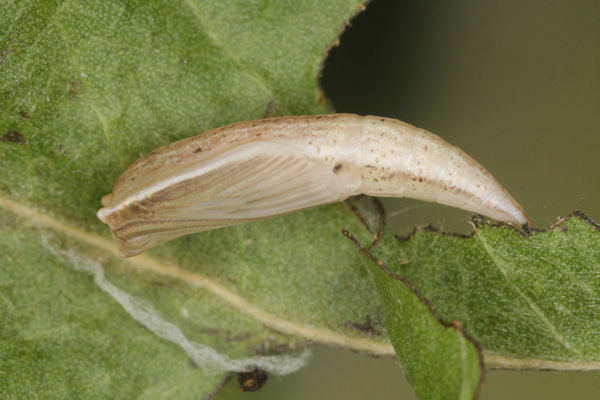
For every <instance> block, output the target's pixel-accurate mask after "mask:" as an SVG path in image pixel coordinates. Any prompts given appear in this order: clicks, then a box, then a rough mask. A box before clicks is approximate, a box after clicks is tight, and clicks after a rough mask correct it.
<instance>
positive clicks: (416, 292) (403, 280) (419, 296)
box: [342, 229, 485, 398]
mask: <svg viewBox="0 0 600 400" xmlns="http://www.w3.org/2000/svg"><path fill="white" fill-rule="evenodd" d="M342 233H343V234H344V236H346V237H347V238H348V239H350V241H352V242H353V243H354V245H355V246H356V247H357V248H358V250H360V251H361V252H362V253H363V254H364V255H365V256H366V257H368V258H369V259H370V260H371V261H373V262H374V263H375V264H377V265H378V266H379V268H381V270H382V271H383V272H385V273H386V274H387V275H388V276H389V277H390V278H392V279H395V280H397V281H399V282H400V283H402V284H403V285H404V286H406V287H407V288H408V289H409V290H410V291H411V292H412V293H413V294H414V295H415V296H416V297H417V299H419V301H420V302H421V303H422V304H423V305H425V306H426V307H427V309H428V310H429V312H431V314H432V315H433V317H434V318H435V319H436V320H437V321H438V323H439V324H440V325H442V326H443V327H445V328H449V329H456V330H457V331H458V333H459V334H460V335H461V336H462V337H464V338H465V339H466V340H468V341H469V342H471V343H472V344H473V346H475V349H476V350H477V356H478V359H479V368H480V371H481V376H480V377H479V382H478V383H477V388H476V390H475V398H477V397H478V393H479V390H480V388H481V385H482V383H483V379H484V375H485V365H484V363H483V349H482V347H481V344H480V343H479V342H478V341H477V340H476V339H475V338H473V337H472V336H470V335H468V334H467V333H466V332H465V331H464V330H463V327H462V324H461V323H460V321H454V320H453V321H450V322H448V321H446V320H444V319H443V318H442V317H441V315H440V314H439V313H438V312H437V311H436V309H435V306H434V305H433V304H432V303H431V301H429V300H428V299H427V298H426V297H425V296H424V295H423V293H421V292H420V291H419V289H417V287H416V286H415V285H413V284H412V283H411V282H409V281H408V280H407V279H406V278H404V277H403V276H400V275H398V274H396V273H394V272H393V271H392V270H391V269H390V268H389V267H388V266H387V264H386V263H385V262H384V261H383V260H381V259H379V258H378V257H377V256H375V255H374V254H373V253H372V252H371V250H372V248H373V243H372V244H371V245H370V246H369V247H368V248H365V247H363V246H362V245H361V244H360V243H359V241H358V240H357V239H356V238H355V237H354V236H352V234H351V233H350V232H348V231H347V230H346V229H344V230H342ZM377 241H378V240H376V242H377ZM374 243H375V242H374Z"/></svg>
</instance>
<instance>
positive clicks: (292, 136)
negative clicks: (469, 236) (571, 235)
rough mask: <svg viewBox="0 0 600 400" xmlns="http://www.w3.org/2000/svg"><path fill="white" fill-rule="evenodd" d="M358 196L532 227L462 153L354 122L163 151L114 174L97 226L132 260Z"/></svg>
mask: <svg viewBox="0 0 600 400" xmlns="http://www.w3.org/2000/svg"><path fill="white" fill-rule="evenodd" d="M360 193H364V194H367V195H371V196H382V197H411V198H415V199H419V200H425V201H431V202H436V203H440V204H446V205H449V206H453V207H458V208H462V209H464V210H468V211H472V212H475V213H480V214H484V215H486V216H489V217H491V218H494V219H497V220H501V221H509V222H513V223H516V224H524V223H527V222H528V221H529V220H528V218H527V216H526V215H525V212H524V211H523V209H522V208H521V206H519V204H517V202H516V201H515V200H514V199H513V198H512V197H511V195H510V194H509V193H508V192H507V191H506V190H505V189H504V188H503V187H502V186H501V185H500V184H499V183H498V182H497V181H496V180H495V179H494V177H493V176H492V175H491V174H490V173H489V172H487V171H486V170H485V169H484V168H483V167H482V166H481V165H480V164H479V163H477V161H475V160H473V159H472V158H471V157H469V156H468V155H467V154H465V153H464V152H463V151H462V150H460V149H459V148H457V147H454V146H452V145H450V144H448V143H446V142H445V141H444V140H442V139H441V138H439V137H438V136H436V135H434V134H432V133H429V132H427V131H425V130H423V129H419V128H416V127H414V126H412V125H409V124H407V123H404V122H401V121H398V120H395V119H390V118H381V117H374V116H366V117H363V116H358V115H353V114H331V115H316V116H288V117H276V118H268V119H263V120H258V121H246V122H238V123H235V124H232V125H228V126H225V127H222V128H218V129H213V130H211V131H208V132H205V133H203V134H201V135H198V136H194V137H191V138H188V139H184V140H180V141H178V142H175V143H173V144H170V145H168V146H166V147H162V148H160V149H158V150H155V151H153V152H152V153H150V154H147V155H146V156H144V157H142V158H140V159H139V160H137V161H136V162H134V163H133V164H131V165H130V166H129V167H128V168H127V169H126V170H125V172H123V174H121V176H120V177H119V178H118V179H117V181H116V182H115V185H114V188H113V192H112V193H111V194H109V195H107V196H105V197H104V198H103V199H102V205H103V206H104V207H103V208H101V209H100V210H99V211H98V218H100V220H101V221H102V222H104V223H106V224H108V225H109V226H110V229H111V231H112V234H113V236H114V238H115V239H116V240H117V242H118V243H119V247H120V251H121V255H122V256H124V257H130V256H134V255H136V254H139V253H141V252H143V251H145V250H148V249H150V248H152V247H154V246H156V245H159V244H161V243H164V242H166V241H169V240H171V239H175V238H177V237H179V236H182V235H187V234H190V233H194V232H200V231H206V230H210V229H216V228H221V227H224V226H229V225H235V224H239V223H243V222H247V221H254V220H260V219H264V218H269V217H273V216H278V215H282V214H287V213H291V212H294V211H297V210H302V209H305V208H309V207H313V206H317V205H320V204H327V203H333V202H338V201H342V200H344V199H346V198H348V197H350V196H353V195H357V194H360Z"/></svg>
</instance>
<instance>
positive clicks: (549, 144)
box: [216, 0, 600, 400]
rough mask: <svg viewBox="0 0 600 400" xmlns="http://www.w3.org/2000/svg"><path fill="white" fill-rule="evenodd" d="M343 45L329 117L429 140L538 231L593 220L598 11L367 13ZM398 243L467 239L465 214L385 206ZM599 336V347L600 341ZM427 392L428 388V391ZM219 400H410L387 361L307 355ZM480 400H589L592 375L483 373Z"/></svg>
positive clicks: (419, 4)
mask: <svg viewBox="0 0 600 400" xmlns="http://www.w3.org/2000/svg"><path fill="white" fill-rule="evenodd" d="M351 23H352V26H351V27H349V28H347V29H346V31H345V32H344V34H343V35H342V37H341V43H340V46H339V47H337V48H334V49H333V50H332V51H331V53H330V55H329V57H328V58H327V60H326V63H325V65H324V69H323V77H322V86H323V88H324V90H325V93H326V94H327V96H328V98H329V99H330V100H331V102H332V103H333V106H334V107H335V109H336V111H338V112H353V113H357V114H375V115H382V116H386V117H394V118H398V119H401V120H404V121H407V122H409V123H412V124H414V125H417V126H419V127H423V128H426V129H428V130H430V131H432V132H434V133H436V134H438V135H440V136H442V137H443V138H444V139H446V140H447V141H449V142H450V143H452V144H454V145H457V146H458V147H460V148H462V149H463V150H465V151H466V152H467V153H468V154H470V155H471V156H473V157H474V158H475V159H476V160H478V161H479V162H481V164H483V165H484V166H485V167H486V168H487V169H488V170H490V171H491V172H492V174H494V175H495V176H496V178H497V179H498V180H499V181H500V182H501V183H503V184H504V186H505V187H506V188H507V189H508V190H509V191H510V192H511V193H512V194H513V196H514V197H515V198H516V199H517V200H518V201H519V202H520V203H521V205H522V206H523V207H524V208H525V209H526V210H527V212H528V213H529V215H530V217H531V218H532V220H533V222H534V223H535V224H536V225H537V226H538V227H548V226H550V225H551V224H552V223H553V222H554V221H555V220H556V218H557V217H559V216H564V215H567V214H569V213H571V212H572V211H574V210H576V209H578V210H581V211H583V212H585V213H586V214H587V215H589V216H590V217H592V218H593V219H595V220H596V221H599V220H600V203H599V201H598V199H600V189H599V187H598V181H599V180H598V171H599V170H600V154H599V150H600V127H599V124H600V2H599V1H595V0H589V1H583V0H578V1H566V0H563V1H541V0H537V1H531V0H530V1H525V2H523V1H516V0H513V1H476V0H469V1H460V2H458V1H418V0H410V1H404V0H373V1H372V2H371V3H370V4H369V5H368V7H367V10H366V11H365V12H364V13H362V14H360V15H359V16H357V17H356V18H355V19H354V20H353V21H352V22H351ZM384 202H385V205H386V207H387V209H388V212H389V215H390V217H391V223H392V224H393V227H394V229H395V230H396V231H397V232H398V233H406V232H408V231H410V230H411V229H412V228H413V227H414V226H415V225H427V224H429V223H433V224H434V225H436V226H438V227H442V228H444V229H446V230H452V231H460V232H469V231H470V230H471V228H470V226H469V224H468V223H467V221H468V220H469V218H470V215H469V214H468V213H466V212H462V211H458V210H453V209H450V208H448V207H443V206H438V205H431V204H426V203H421V202H417V201H411V200H406V199H400V200H385V201H384ZM599 334H600V333H599ZM431 384H432V385H435V382H432V383H431ZM216 398H217V399H220V400H225V399H241V398H244V399H251V400H258V399H265V400H267V399H290V400H294V399H348V400H351V399H367V398H368V399H415V395H414V394H413V393H412V390H411V388H410V386H409V385H408V384H407V383H406V381H405V379H404V377H403V375H402V370H401V368H400V367H399V365H398V363H397V362H396V361H395V360H393V359H373V358H370V357H367V356H363V355H359V354H352V353H347V352H342V351H337V350H334V349H326V348H317V349H316V351H315V354H314V356H313V359H312V361H311V363H310V364H309V366H308V367H307V368H305V369H303V370H302V371H300V372H298V373H296V374H293V375H291V376H286V377H274V376H270V377H269V380H268V382H267V385H266V386H265V387H264V388H263V389H262V390H260V391H259V392H256V393H247V394H245V393H241V392H240V390H239V388H238V385H237V381H236V380H231V381H230V382H229V383H228V384H227V385H226V386H225V388H224V389H223V390H222V391H221V392H220V393H219V394H218V395H217V397H216ZM480 398H481V399H483V400H493V399H506V398H510V399H512V400H518V399H545V400H551V399H565V398H569V399H597V398H600V372H569V373H556V372H531V371H529V372H516V371H493V370H492V371H488V372H487V375H486V378H485V382H484V385H483V388H482V392H481V396H480Z"/></svg>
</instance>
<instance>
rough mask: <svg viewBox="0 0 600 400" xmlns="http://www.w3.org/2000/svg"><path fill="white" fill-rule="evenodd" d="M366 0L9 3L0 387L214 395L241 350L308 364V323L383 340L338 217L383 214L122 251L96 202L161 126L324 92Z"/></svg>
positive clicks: (368, 343)
mask: <svg viewBox="0 0 600 400" xmlns="http://www.w3.org/2000/svg"><path fill="white" fill-rule="evenodd" d="M361 7H362V6H361V2H360V1H358V0H328V1H316V0H314V1H303V2H297V1H292V0H290V1H282V2H270V1H263V0H261V1H258V0H254V1H246V0H244V1H233V0H229V1H221V0H219V1H194V0H190V1H186V2H182V3H170V2H162V3H158V2H144V1H137V2H136V1H110V2H106V1H91V2H90V1H87V2H60V1H47V2H46V1H44V2H42V1H39V2H25V1H17V2H10V3H4V4H3V5H2V6H1V8H0V31H1V32H3V33H2V35H0V171H2V174H1V177H0V221H1V224H2V227H3V229H2V232H1V236H2V238H1V239H0V251H1V254H2V257H1V259H0V285H1V288H2V290H1V293H2V295H1V297H0V299H1V301H2V304H3V306H2V307H0V318H2V321H3V324H2V326H1V327H0V340H1V342H0V346H1V349H2V354H3V357H2V358H1V359H0V397H3V398H4V397H7V398H11V397H43V398H64V397H73V396H80V397H86V398H132V397H147V398H156V397H159V396H163V397H175V398H202V397H207V396H210V394H211V393H213V392H214V391H215V390H216V389H217V388H218V387H219V385H220V383H221V382H222V381H223V379H225V378H226V377H227V376H229V372H228V371H231V370H233V371H239V370H247V369H251V368H253V367H254V365H256V366H258V367H261V368H262V367H264V368H266V369H268V370H271V371H273V372H275V373H286V372H289V371H291V370H293V369H294V368H297V367H298V366H299V365H300V364H301V363H302V362H303V360H304V359H305V358H304V352H303V351H302V348H304V347H305V346H306V343H307V342H321V343H327V344H333V345H336V346H340V347H348V348H353V349H356V350H362V351H368V352H371V353H374V354H391V352H392V349H391V347H390V345H389V343H388V341H387V338H386V337H385V335H384V334H383V330H384V327H383V322H382V318H381V315H380V313H379V311H378V302H377V300H376V299H377V297H376V293H375V292H374V289H373V287H372V286H371V284H370V282H369V280H368V279H367V278H368V276H367V273H366V271H365V270H364V268H363V267H362V265H361V263H360V260H359V259H358V257H357V255H356V253H355V252H354V251H353V245H352V244H351V243H349V242H348V241H347V240H345V238H344V237H343V236H342V235H341V233H340V230H341V228H343V227H346V228H348V229H352V230H353V231H356V232H360V233H359V235H360V236H361V239H362V240H369V238H370V236H371V234H370V233H369V232H368V231H367V230H366V229H365V228H364V227H362V225H360V222H359V221H358V220H357V219H356V218H355V216H354V214H353V212H352V210H350V209H349V208H348V207H347V206H346V205H343V204H338V205H333V206H329V207H322V208H318V209H315V210H311V211H308V212H304V213H301V214H297V215H292V216H289V217H285V218H278V219H273V220H269V221H264V222H260V223H256V224H248V225H244V226H238V227H233V228H229V229H222V230H219V231H215V232H207V233H205V234H201V235H193V236H188V237H185V238H181V239H180V240H177V241H174V242H172V243H168V244H166V245H164V246H161V247H160V248H157V249H156V250H155V251H153V252H151V253H150V254H149V255H143V256H140V257H136V258H133V259H128V260H123V259H120V258H118V257H116V254H117V253H116V248H115V246H114V244H113V243H112V242H111V241H110V239H108V238H109V233H108V230H107V228H106V226H104V225H103V224H101V223H100V222H99V221H98V220H97V219H96V217H95V212H96V210H97V208H99V206H100V203H99V201H100V198H101V196H102V195H104V194H106V193H109V192H110V191H111V187H112V183H113V182H114V180H115V179H116V177H117V176H118V175H119V174H120V173H121V172H122V170H123V169H124V168H125V167H126V166H127V165H128V164H129V163H131V162H132V161H134V160H135V159H137V158H138V157H139V156H141V155H143V154H145V153H147V152H149V151H151V150H153V149H155V148H157V147H159V146H161V145H165V144H168V143H170V142H172V141H174V140H177V139H181V138H184V137H188V136H191V135H194V134H199V133H201V132H203V131H204V130H207V129H210V128H213V127H216V126H220V125H224V124H227V123H230V122H234V121H239V120H247V119H256V118H261V117H265V116H269V115H275V114H311V113H322V112H328V111H329V108H328V106H327V104H326V102H325V101H324V100H323V95H322V93H321V92H320V90H319V88H318V86H317V81H316V77H317V75H318V72H319V69H320V66H321V63H322V59H323V56H324V54H325V52H326V49H327V48H328V46H330V45H331V43H333V42H334V41H335V40H336V36H337V35H338V33H339V31H340V29H341V27H343V26H344V25H345V24H346V23H347V21H348V19H349V18H350V17H351V16H352V15H353V14H354V13H356V12H358V11H359V10H360V9H361ZM281 353H291V356H290V357H287V358H282V357H281V356H279V355H280V354H281ZM263 356H264V357H267V358H263ZM271 356H273V357H275V358H273V357H271ZM269 357H270V358H269ZM8 377H10V379H8Z"/></svg>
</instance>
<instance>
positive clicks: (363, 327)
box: [344, 315, 383, 336]
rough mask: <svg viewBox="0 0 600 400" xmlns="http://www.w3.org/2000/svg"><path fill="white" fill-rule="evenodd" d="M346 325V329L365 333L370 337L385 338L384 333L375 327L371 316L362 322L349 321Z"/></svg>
mask: <svg viewBox="0 0 600 400" xmlns="http://www.w3.org/2000/svg"><path fill="white" fill-rule="evenodd" d="M344 325H345V326H346V328H349V329H352V330H355V331H358V332H360V333H364V334H365V335H368V336H383V332H382V331H381V330H379V329H377V328H376V327H375V325H374V323H373V320H372V319H371V316H370V315H367V316H366V317H365V320H364V321H362V322H353V321H348V322H346V323H345V324H344Z"/></svg>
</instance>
